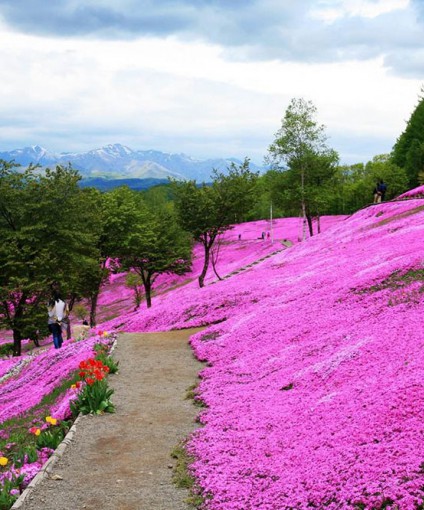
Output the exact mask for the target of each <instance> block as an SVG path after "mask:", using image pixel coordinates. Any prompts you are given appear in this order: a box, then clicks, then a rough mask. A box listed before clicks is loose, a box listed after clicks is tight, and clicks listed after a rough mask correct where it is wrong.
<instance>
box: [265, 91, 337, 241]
mask: <svg viewBox="0 0 424 510" xmlns="http://www.w3.org/2000/svg"><path fill="white" fill-rule="evenodd" d="M316 112H317V109H316V107H315V106H314V105H313V103H312V102H311V101H305V100H304V99H302V98H300V99H296V98H294V99H292V100H291V102H290V104H289V106H288V107H287V110H286V112H285V115H284V118H283V119H282V123H281V128H280V129H279V130H278V131H277V133H276V134H275V139H274V142H273V143H272V144H271V145H270V146H269V149H268V161H269V162H270V163H271V165H272V167H273V169H274V170H277V171H280V172H283V175H280V176H279V180H280V186H281V188H283V189H284V192H283V193H282V194H281V196H280V197H279V198H277V201H281V202H282V203H284V204H285V206H286V207H287V206H289V207H291V210H292V211H293V212H294V210H295V209H296V208H297V209H298V210H300V211H301V213H302V216H303V217H304V219H305V221H307V222H308V225H309V231H310V235H313V229H312V218H313V216H319V215H320V214H321V211H322V208H323V205H325V204H326V203H327V201H328V196H329V194H330V193H331V189H329V185H330V183H331V180H332V179H333V177H334V174H335V171H336V165H337V163H338V154H337V153H336V151H334V150H333V149H331V148H330V147H328V146H327V136H326V135H325V128H324V126H323V125H320V124H318V123H317V121H316V120H315V116H316ZM274 177H276V176H275V175H274ZM296 213H297V212H296Z"/></svg>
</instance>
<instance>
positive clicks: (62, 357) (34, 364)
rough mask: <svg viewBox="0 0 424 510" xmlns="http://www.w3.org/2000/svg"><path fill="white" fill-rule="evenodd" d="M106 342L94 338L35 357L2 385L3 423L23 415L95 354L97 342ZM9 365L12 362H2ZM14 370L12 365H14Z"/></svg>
mask: <svg viewBox="0 0 424 510" xmlns="http://www.w3.org/2000/svg"><path fill="white" fill-rule="evenodd" d="M105 341H107V340H106V339H104V338H100V337H98V336H93V337H91V338H88V339H86V340H84V341H81V342H65V343H64V345H63V347H62V348H61V349H54V348H53V347H50V348H48V349H47V350H45V351H44V352H41V353H40V354H38V355H36V356H32V357H31V359H30V362H29V363H27V365H26V366H25V367H24V368H23V369H22V370H21V371H20V372H19V373H18V374H17V375H16V376H12V377H9V378H7V379H6V380H5V381H4V382H3V383H1V384H0V423H2V422H4V421H6V420H8V419H10V418H14V417H17V416H19V415H21V414H24V413H25V412H26V411H28V410H29V409H31V408H32V407H33V406H35V405H37V404H39V403H40V401H41V400H42V398H43V397H44V396H45V395H47V394H49V393H50V392H51V391H52V390H53V389H55V388H56V387H57V386H59V385H60V383H61V382H62V381H63V380H64V379H65V378H66V377H67V376H68V375H69V374H70V373H72V372H73V371H75V370H77V369H78V364H79V362H80V361H83V360H84V359H86V358H87V357H90V356H91V355H92V354H93V347H94V345H95V344H96V343H99V342H105ZM3 363H9V360H6V361H1V362H0V366H1V365H2V364H3ZM11 369H13V365H11Z"/></svg>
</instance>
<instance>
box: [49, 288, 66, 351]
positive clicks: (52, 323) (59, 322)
mask: <svg viewBox="0 0 424 510" xmlns="http://www.w3.org/2000/svg"><path fill="white" fill-rule="evenodd" d="M47 312H48V320H47V325H48V328H49V331H50V333H51V334H52V335H53V344H54V347H55V349H60V347H62V344H63V337H62V327H63V328H64V329H66V328H67V325H68V314H69V309H68V305H67V304H66V302H65V301H64V300H63V299H62V298H61V296H60V294H59V292H58V291H54V292H53V297H52V299H51V300H50V301H49V304H48V306H47Z"/></svg>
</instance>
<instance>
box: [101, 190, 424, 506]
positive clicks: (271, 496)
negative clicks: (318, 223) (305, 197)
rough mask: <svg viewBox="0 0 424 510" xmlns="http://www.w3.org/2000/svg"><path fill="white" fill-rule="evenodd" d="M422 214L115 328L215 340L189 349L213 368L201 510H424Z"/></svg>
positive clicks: (195, 342) (381, 210)
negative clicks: (190, 330) (190, 331)
mask: <svg viewBox="0 0 424 510" xmlns="http://www.w3.org/2000/svg"><path fill="white" fill-rule="evenodd" d="M423 205H424V204H423V202H422V200H419V199H410V200H408V201H398V202H389V203H383V204H378V205H375V206H372V207H369V208H366V209H363V210H361V211H359V212H358V213H356V214H354V215H352V216H351V217H349V218H346V219H341V218H339V219H338V221H337V222H334V225H333V226H331V227H330V228H328V229H326V230H325V231H324V233H322V234H321V235H319V236H315V237H313V238H311V239H308V240H307V241H306V242H303V243H300V244H298V245H296V246H293V247H291V248H290V249H286V250H282V251H281V252H279V253H277V254H275V255H273V256H272V257H270V258H268V259H265V260H263V261H262V262H261V263H260V264H258V265H255V266H253V267H251V268H248V269H246V270H245V271H242V272H240V273H239V274H236V275H234V276H232V277H231V278H229V279H226V280H223V281H220V282H218V283H215V284H213V285H210V284H209V285H206V286H205V287H204V288H202V289H199V288H198V287H197V286H196V282H195V281H193V282H192V283H189V284H187V285H185V286H184V287H181V288H178V289H177V290H175V291H173V292H169V293H167V294H163V295H161V296H158V297H156V298H155V301H154V303H153V307H152V308H151V309H150V310H145V309H141V310H139V311H138V312H134V313H129V314H127V315H121V316H120V317H119V318H118V319H116V320H115V321H110V323H109V325H108V327H112V326H113V325H116V326H117V325H119V326H120V328H121V329H125V330H127V331H159V330H164V329H177V328H184V327H192V326H198V325H205V326H209V327H208V328H207V329H205V330H203V331H202V332H199V333H197V334H196V335H194V336H193V337H192V341H191V344H192V347H193V349H194V352H195V354H196V356H197V357H198V358H199V359H201V360H204V361H206V362H207V367H206V368H205V369H204V370H203V371H202V373H201V383H200V386H199V390H198V391H199V395H198V397H199V398H200V399H201V400H203V401H204V403H205V404H206V405H207V408H206V409H205V410H204V411H203V412H202V414H201V416H200V420H201V423H202V424H203V427H201V428H200V429H198V430H197V431H196V432H195V434H194V435H193V437H192V439H191V441H190V443H189V448H190V450H191V452H192V454H193V455H194V457H195V459H196V461H195V463H194V464H193V465H192V471H193V474H194V475H195V477H196V480H197V484H198V487H199V490H200V491H201V492H202V493H203V495H204V496H205V502H204V505H203V506H204V508H205V509H208V510H245V509H253V508H260V509H262V510H277V509H295V508H296V509H306V508H328V509H342V508H346V509H348V508H351V509H358V508H363V509H367V510H371V509H373V510H374V509H382V508H392V509H395V508H396V509H405V510H409V509H411V510H412V509H417V508H420V505H423V504H424V441H423V426H422V410H423V408H424V387H423V385H422V381H423V380H424V332H423V328H422V315H423V305H424V285H423V277H422V274H423V272H424V255H423V243H424V241H423V240H424V206H423ZM281 221H282V222H283V221H285V220H281ZM242 227H243V226H240V228H242ZM232 235H233V243H232V244H233V245H234V244H237V243H239V240H238V239H237V234H236V231H234V233H233V232H232ZM242 238H243V236H242ZM225 248H227V247H225ZM233 250H234V246H233V247H232V248H231V249H229V250H228V251H225V250H223V258H222V268H223V272H225V268H230V267H232V264H233V263H234V259H233ZM254 252H255V250H254V249H253V248H252V255H253V253H254ZM224 253H226V255H224ZM227 260H228V266H226V265H225V262H226V261H227ZM414 274H415V275H416V279H415V281H411V280H410V278H408V275H414ZM420 275H421V276H420ZM211 281H212V278H211V279H210V280H209V282H211ZM123 324H124V325H123Z"/></svg>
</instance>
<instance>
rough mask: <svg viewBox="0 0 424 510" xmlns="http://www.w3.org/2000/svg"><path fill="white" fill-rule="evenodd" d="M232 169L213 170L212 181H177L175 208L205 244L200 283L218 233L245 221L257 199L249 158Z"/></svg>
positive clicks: (174, 182) (184, 223)
mask: <svg viewBox="0 0 424 510" xmlns="http://www.w3.org/2000/svg"><path fill="white" fill-rule="evenodd" d="M227 170H228V173H227V174H224V173H222V172H217V171H216V170H214V171H213V173H212V184H211V185H207V184H205V183H203V184H202V185H201V186H198V185H197V184H196V181H187V182H177V181H173V183H172V186H173V191H174V200H175V209H176V212H177V215H178V219H179V222H180V225H181V226H182V228H183V229H184V230H185V231H187V232H190V234H191V235H192V237H193V239H194V240H195V241H197V242H199V243H201V244H202V245H203V249H204V263H203V269H202V272H201V274H200V275H199V286H200V287H203V286H204V280H205V277H206V273H207V270H208V267H209V262H210V256H211V250H212V247H213V246H214V243H215V241H216V240H217V237H218V236H219V235H220V234H222V233H223V232H225V231H226V230H228V229H229V228H231V225H232V224H234V223H237V222H241V221H244V218H245V215H246V214H247V212H248V211H249V209H250V208H251V207H252V204H253V203H254V202H255V200H256V194H255V191H256V184H257V179H258V175H257V174H256V173H254V172H251V171H250V169H249V160H248V159H245V161H244V162H243V163H242V164H241V165H236V164H235V163H232V164H231V165H230V166H229V167H228V169H227Z"/></svg>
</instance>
